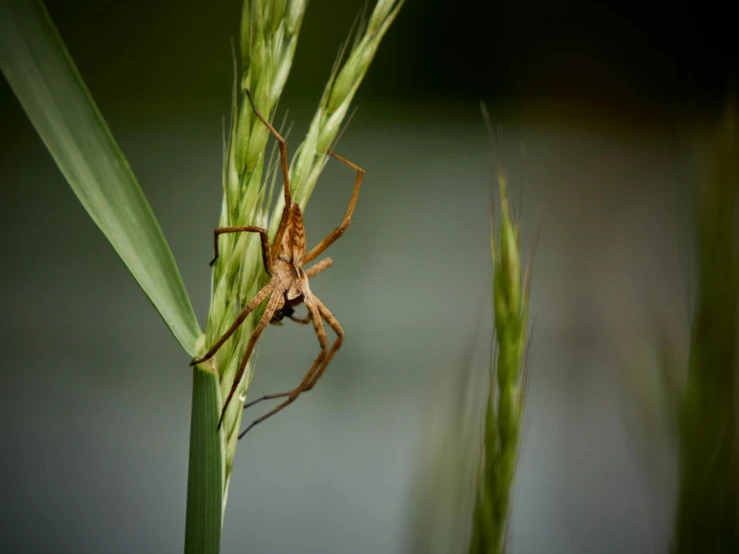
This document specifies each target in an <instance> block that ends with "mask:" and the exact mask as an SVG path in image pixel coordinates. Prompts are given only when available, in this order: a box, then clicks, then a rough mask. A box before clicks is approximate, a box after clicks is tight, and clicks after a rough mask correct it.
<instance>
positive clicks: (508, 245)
mask: <svg viewBox="0 0 739 554" xmlns="http://www.w3.org/2000/svg"><path fill="white" fill-rule="evenodd" d="M482 109H483V115H484V116H485V119H486V122H487V123H488V129H489V130H490V131H491V132H490V138H491V141H493V149H494V150H495V149H496V145H495V142H494V140H493V139H494V136H493V133H492V129H491V126H490V124H489V120H488V116H487V112H486V111H485V107H484V105H483V107H482ZM496 165H497V181H498V186H499V191H500V222H499V227H498V229H497V230H496V229H495V221H494V218H492V216H491V227H492V228H491V236H490V247H491V252H492V259H493V291H492V292H493V316H494V324H495V341H496V346H497V355H496V357H495V362H494V364H493V367H491V368H490V377H489V391H488V398H487V406H486V410H485V419H484V422H483V437H484V440H483V445H482V448H481V453H480V465H479V469H478V475H477V483H476V491H475V503H474V507H473V513H472V533H471V537H470V544H469V552H470V554H499V553H501V552H503V551H504V549H505V544H506V532H507V526H508V517H509V513H510V496H511V488H512V485H513V478H514V475H515V471H516V465H517V462H518V448H519V431H520V427H521V418H522V414H523V407H524V393H525V384H526V383H525V381H526V379H525V377H526V370H527V367H526V364H527V363H528V360H526V359H525V354H526V344H527V340H526V331H527V322H528V303H529V288H530V278H531V263H529V267H528V268H527V269H526V275H525V276H524V277H523V280H522V272H521V253H520V229H519V226H518V223H516V222H514V221H513V220H512V218H511V214H510V211H509V207H508V198H507V193H506V177H505V172H504V170H503V167H502V165H501V162H500V160H498V162H497V164H496ZM496 384H497V387H496V386H495V385H496Z"/></svg>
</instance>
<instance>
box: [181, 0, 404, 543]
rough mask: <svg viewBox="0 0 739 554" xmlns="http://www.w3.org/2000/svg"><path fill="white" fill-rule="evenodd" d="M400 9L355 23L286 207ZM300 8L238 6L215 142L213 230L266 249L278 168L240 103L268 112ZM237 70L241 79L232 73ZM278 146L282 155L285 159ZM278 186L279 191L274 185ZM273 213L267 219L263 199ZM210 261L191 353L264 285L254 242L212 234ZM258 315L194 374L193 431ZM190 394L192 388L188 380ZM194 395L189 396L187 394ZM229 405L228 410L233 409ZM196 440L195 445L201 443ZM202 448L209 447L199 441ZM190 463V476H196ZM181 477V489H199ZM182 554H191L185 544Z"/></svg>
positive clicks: (319, 157)
mask: <svg viewBox="0 0 739 554" xmlns="http://www.w3.org/2000/svg"><path fill="white" fill-rule="evenodd" d="M402 4H403V0H379V1H378V2H377V3H376V5H375V8H374V10H373V11H372V13H371V15H370V17H369V19H368V20H367V21H364V20H362V21H358V23H356V24H355V25H356V27H355V34H354V40H353V43H352V44H351V45H350V46H349V47H347V46H346V45H345V47H344V48H342V50H341V52H340V55H339V57H338V59H337V61H336V63H335V65H334V68H333V71H332V72H331V75H330V77H329V80H328V83H327V85H326V87H325V89H324V92H323V95H322V97H321V100H320V103H319V107H318V110H317V112H316V114H315V116H314V118H313V121H312V122H311V125H310V128H309V131H308V133H307V135H306V137H305V139H304V141H303V142H302V144H300V146H299V147H298V148H297V150H296V151H295V155H294V157H293V159H292V162H291V168H290V183H291V192H292V197H293V200H294V201H295V202H297V203H299V204H300V206H301V208H303V209H305V206H306V204H307V202H308V199H309V197H310V194H311V192H312V191H313V188H314V186H315V184H316V181H317V179H318V177H319V175H320V173H321V171H322V170H323V168H324V166H325V164H326V162H327V160H328V155H327V153H328V152H329V151H330V150H331V148H332V145H333V144H334V143H335V142H336V140H337V138H338V136H339V131H340V129H341V126H342V123H343V122H344V120H345V118H346V115H347V112H348V110H349V107H350V105H351V102H352V99H353V98H354V94H355V93H356V91H357V89H358V88H359V85H360V83H361V82H362V79H363V78H364V75H365V73H366V72H367V69H368V68H369V65H370V63H371V62H372V59H373V58H374V55H375V53H376V51H377V48H378V47H379V44H380V41H381V40H382V37H383V36H384V34H385V32H387V30H388V28H389V27H390V25H391V23H392V22H393V20H394V19H395V17H396V15H397V13H398V11H399V10H400V8H401V6H402ZM306 6H307V2H306V0H289V1H288V0H278V1H274V0H246V1H245V2H244V5H243V10H242V20H241V34H240V47H239V53H238V58H239V59H238V62H235V63H236V65H237V66H238V67H237V69H236V77H235V83H234V90H233V109H232V115H231V121H230V125H229V128H228V131H227V135H228V136H227V138H226V140H225V145H224V148H225V152H224V166H223V203H222V209H221V215H220V218H219V221H218V226H219V227H226V226H242V225H258V226H261V227H267V228H268V229H269V231H270V239H271V240H274V236H275V233H276V231H277V227H278V226H279V221H280V216H281V215H282V209H283V207H284V197H283V196H282V187H281V184H282V176H281V175H279V173H280V171H281V169H280V167H279V164H278V163H277V161H278V160H277V157H276V151H275V149H274V148H273V149H272V154H271V155H270V157H269V158H268V157H267V152H266V150H267V142H268V139H269V136H270V135H269V130H268V129H267V128H266V126H265V125H264V124H263V123H262V122H261V121H260V120H259V119H258V118H257V117H256V115H255V114H254V112H253V110H252V107H251V104H250V102H249V100H248V98H247V96H246V91H247V90H249V91H250V92H251V93H252V96H253V98H254V102H255V104H256V106H257V109H259V111H260V112H261V113H262V114H264V115H265V116H266V117H267V118H269V116H270V114H272V113H273V112H274V110H275V108H276V106H277V104H278V101H279V98H280V95H281V94H282V90H283V87H284V85H285V82H286V81H287V77H288V74H289V72H290V68H291V66H292V61H293V56H294V54H295V48H296V46H297V40H298V34H299V31H300V26H301V22H302V19H303V15H304V13H305V10H306ZM239 68H240V69H241V71H239ZM291 150H292V149H291V148H290V145H289V144H288V152H289V153H290V152H291ZM276 183H279V184H276ZM275 194H277V195H278V197H277V198H278V199H277V202H276V205H275V206H274V208H273V209H272V211H271V214H272V215H271V217H270V216H269V213H270V207H271V205H272V199H273V196H274V195H275ZM219 245H220V256H219V258H218V261H217V263H216V264H215V266H214V269H213V284H212V296H211V307H210V311H209V314H208V325H207V328H206V333H205V336H206V340H205V341H204V342H203V343H201V344H200V349H201V352H202V351H204V350H205V348H206V347H207V346H208V345H212V344H213V343H215V342H216V341H217V340H218V338H219V337H220V336H221V335H223V333H224V332H225V331H226V330H227V329H228V328H229V327H230V326H231V324H232V323H233V321H234V320H235V319H236V317H237V315H238V314H239V312H240V311H241V310H242V309H243V308H244V306H245V305H246V303H247V302H248V301H249V300H251V298H253V296H254V294H255V293H256V292H257V291H258V290H259V289H260V288H261V287H262V286H263V285H264V284H265V283H266V280H267V274H266V272H265V269H264V267H263V262H262V257H261V248H260V242H259V237H258V236H256V234H254V233H240V234H227V235H222V236H221V237H220V239H219ZM263 311H264V309H263V306H260V307H259V308H258V309H257V310H255V311H254V312H253V313H252V314H251V315H250V316H249V318H247V320H246V322H245V323H244V324H243V325H242V326H241V327H240V328H239V330H238V331H237V332H236V333H235V334H234V336H233V337H232V338H231V339H229V340H228V341H227V342H226V343H225V344H224V346H223V347H222V348H221V349H220V350H219V351H218V353H217V354H216V355H215V356H214V358H212V359H211V360H209V361H207V362H205V363H203V364H201V365H200V368H201V371H204V372H207V373H209V374H210V375H217V376H218V381H219V382H218V389H219V390H218V397H219V402H218V405H219V408H218V410H217V412H218V413H215V414H214V412H212V411H210V408H209V407H206V409H208V410H209V411H208V413H196V412H195V411H193V429H194V428H195V426H196V424H197V421H198V420H207V421H211V420H212V418H213V417H214V416H215V418H216V419H215V420H212V421H213V422H214V423H213V425H212V430H213V433H215V422H216V421H217V418H218V414H219V413H220V405H221V402H222V401H223V399H225V398H226V396H227V395H228V392H229V391H230V389H231V387H232V384H233V382H234V379H235V375H236V373H237V370H238V367H239V364H240V363H241V361H242V359H243V356H244V354H245V350H246V346H247V343H248V338H249V337H250V335H251V334H252V332H253V331H254V328H255V326H256V323H257V322H258V321H259V318H260V317H261V316H262V314H263ZM253 371H254V360H253V359H252V360H251V362H250V365H249V366H248V367H247V371H246V372H245V373H244V376H243V379H242V382H241V384H240V386H239V387H240V388H239V389H238V394H237V395H236V396H235V397H234V400H233V401H232V402H231V404H230V405H229V407H228V410H227V412H226V415H225V418H224V421H223V426H222V437H221V439H220V441H221V442H220V444H222V448H223V452H224V457H223V462H224V467H223V469H222V471H223V477H224V480H223V487H222V492H223V496H222V513H224V514H225V505H226V500H227V496H228V483H229V479H230V476H231V471H232V468H233V461H234V457H235V453H236V445H237V441H238V434H239V429H240V426H241V416H242V411H243V410H242V408H243V404H244V401H245V400H246V395H247V390H248V387H249V383H250V382H251V379H252V375H253ZM196 386H197V380H196ZM193 394H194V395H196V394H197V393H196V391H194V392H193ZM237 398H238V401H237ZM204 438H205V437H204ZM205 439H206V440H205V442H206V443H207V444H212V441H211V440H209V439H207V438H205ZM201 446H202V445H199V444H197V442H196V441H191V458H190V459H191V463H192V461H193V460H194V458H197V457H198V456H200V454H199V453H198V449H199V448H200V447H201ZM198 467H199V466H198V465H197V464H196V466H195V468H194V470H195V471H197V469H198ZM204 478H205V476H202V477H198V476H197V475H193V474H192V472H191V475H190V478H189V482H190V483H195V484H196V486H197V483H199V482H203V479H204ZM193 494H194V495H193V496H192V497H191V496H190V494H189V493H188V517H187V519H188V527H189V526H190V525H193V526H196V527H197V526H198V525H199V523H198V518H199V511H200V508H199V507H198V503H199V499H198V497H197V491H195V492H194V493H193ZM186 550H187V551H192V552H195V551H198V548H197V547H196V545H195V543H193V545H192V548H190V547H188V546H187V545H186Z"/></svg>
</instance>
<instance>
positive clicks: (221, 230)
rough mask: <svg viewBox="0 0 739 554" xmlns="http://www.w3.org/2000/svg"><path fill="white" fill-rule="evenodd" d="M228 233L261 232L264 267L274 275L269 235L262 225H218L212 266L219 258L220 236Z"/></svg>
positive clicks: (214, 233)
mask: <svg viewBox="0 0 739 554" xmlns="http://www.w3.org/2000/svg"><path fill="white" fill-rule="evenodd" d="M227 233H259V236H260V238H261V239H262V261H263V263H264V269H266V270H267V273H269V274H270V275H272V255H271V254H270V251H269V235H268V234H267V230H266V229H263V228H262V227H256V226H254V225H241V226H239V227H218V228H217V229H216V230H215V231H213V252H214V253H215V255H214V256H213V259H212V260H211V261H210V265H211V266H212V265H213V264H214V263H216V260H217V259H218V237H219V236H221V235H223V234H227Z"/></svg>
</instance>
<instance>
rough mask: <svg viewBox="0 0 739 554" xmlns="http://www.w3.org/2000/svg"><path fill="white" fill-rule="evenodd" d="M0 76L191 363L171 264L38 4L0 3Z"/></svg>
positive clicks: (186, 312)
mask: <svg viewBox="0 0 739 554" xmlns="http://www.w3.org/2000/svg"><path fill="white" fill-rule="evenodd" d="M0 69H2V73H3V75H4V76H5V78H6V79H7V81H8V83H9V84H10V86H11V88H12V89H13V91H14V93H15V95H16V97H17V98H18V100H19V102H20V103H21V105H22V106H23V109H24V110H25V112H26V114H27V115H28V117H29V119H30V120H31V122H32V123H33V126H34V127H35V128H36V130H37V131H38V133H39V135H40V136H41V139H42V140H43V142H44V143H45V144H46V147H47V148H48V149H49V152H50V153H51V155H52V156H53V158H54V160H55V161H56V163H57V165H58V166H59V169H60V170H61V171H62V173H63V175H64V177H65V178H66V179H67V181H68V182H69V184H70V186H71V187H72V189H73V190H74V192H75V194H76V195H77V197H78V198H79V199H80V202H82V205H83V206H84V207H85V209H86V210H87V212H88V213H89V214H90V216H91V217H92V219H93V220H94V221H95V223H96V224H97V225H98V227H99V228H100V229H101V230H102V232H103V233H104V234H105V236H106V237H107V238H108V240H109V241H110V243H111V244H112V245H113V248H115V250H116V252H117V253H118V254H119V256H120V257H121V259H122V260H123V262H124V263H125V264H126V266H127V267H128V269H129V271H130V272H131V274H132V275H133V276H134V277H135V279H136V280H137V281H138V283H139V285H140V286H141V288H142V289H143V290H144V292H145V293H146V295H147V296H148V297H149V299H150V300H151V302H152V303H153V304H154V306H155V307H156V309H157V310H158V311H159V313H160V315H161V316H162V318H163V319H164V321H165V322H166V323H167V325H168V326H169V328H170V330H171V331H172V333H173V334H174V336H175V338H176V339H177V340H178V342H179V343H180V344H181V345H182V347H183V348H184V349H185V351H186V352H187V353H188V354H190V355H195V354H196V344H197V340H198V338H199V337H200V335H201V334H202V333H201V331H200V326H199V325H198V322H197V318H196V317H195V312H194V311H193V309H192V304H191V302H190V298H189V297H188V295H187V291H186V290H185V285H184V283H183V282H182V277H181V276H180V273H179V270H178V269H177V265H176V263H175V260H174V256H173V255H172V252H171V250H170V248H169V245H168V244H167V241H166V239H165V238H164V235H163V233H162V230H161V228H160V227H159V223H158V222H157V220H156V217H155V216H154V213H153V212H152V210H151V207H150V206H149V203H148V201H147V199H146V197H145V196H144V193H143V191H142V190H141V187H140V186H139V184H138V182H137V180H136V177H135V176H134V174H133V172H132V171H131V168H130V166H129V165H128V162H127V161H126V159H125V157H124V156H123V153H122V152H121V150H120V148H119V147H118V144H117V143H116V142H115V139H114V138H113V135H112V134H111V132H110V129H109V128H108V126H107V124H106V123H105V120H104V119H103V117H102V115H101V114H100V112H99V110H98V108H97V106H96V104H95V102H94V101H93V99H92V96H91V95H90V92H89V91H88V89H87V87H86V86H85V83H84V81H83V80H82V77H81V76H80V74H79V72H78V71H77V68H76V67H75V65H74V63H73V62H72V59H71V57H70V56H69V53H68V52H67V49H66V47H65V46H64V43H63V42H62V39H61V37H60V36H59V34H58V32H57V30H56V27H54V24H53V23H52V22H51V19H50V18H49V15H48V13H47V11H46V8H45V7H44V5H43V3H42V2H40V1H32V0H3V1H2V5H1V6H0Z"/></svg>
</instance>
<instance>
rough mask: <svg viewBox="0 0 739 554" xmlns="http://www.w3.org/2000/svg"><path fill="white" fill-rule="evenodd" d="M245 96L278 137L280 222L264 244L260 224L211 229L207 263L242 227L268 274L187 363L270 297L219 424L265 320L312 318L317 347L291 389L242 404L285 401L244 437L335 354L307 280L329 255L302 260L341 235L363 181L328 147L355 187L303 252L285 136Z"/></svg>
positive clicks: (330, 319)
mask: <svg viewBox="0 0 739 554" xmlns="http://www.w3.org/2000/svg"><path fill="white" fill-rule="evenodd" d="M247 96H248V98H249V102H250V103H251V106H252V109H253V110H254V113H255V114H256V115H257V117H258V118H259V119H260V120H261V121H262V123H264V124H265V125H266V126H267V128H268V129H269V130H270V132H271V133H272V135H273V136H274V137H275V139H276V140H277V144H278V145H279V148H280V161H281V162H282V175H283V183H284V190H285V209H284V210H283V212H282V218H281V219H280V226H279V227H278V229H277V235H276V236H275V240H274V243H273V244H272V246H271V247H270V245H269V236H268V234H267V230H266V229H263V228H261V227H256V226H253V225H245V226H240V227H219V228H217V229H216V230H215V231H214V234H213V239H214V240H213V242H214V248H215V257H214V258H213V261H212V262H211V265H212V264H213V263H214V262H215V261H216V259H218V236H219V235H222V234H224V233H242V232H244V233H245V232H251V233H259V235H260V236H261V240H262V259H263V261H264V268H265V269H266V270H267V273H268V274H269V275H270V276H271V279H270V280H269V282H268V283H267V284H266V285H265V286H264V287H263V288H262V289H261V290H260V291H259V292H257V294H256V295H255V296H254V298H252V300H251V301H250V302H249V303H248V304H247V305H246V307H245V308H244V310H243V311H242V312H241V313H240V314H239V316H238V317H237V318H236V321H234V323H233V325H231V327H229V329H228V330H227V331H226V332H225V333H224V334H223V336H222V337H221V338H220V339H218V341H217V342H216V343H215V344H214V345H213V346H212V347H211V348H210V350H208V352H206V353H205V355H204V356H202V357H200V358H194V359H193V360H192V361H191V362H190V365H195V364H199V363H201V362H204V361H206V360H209V359H210V358H212V357H213V355H215V353H216V352H217V351H218V349H219V348H220V347H221V346H223V343H225V342H226V341H227V340H228V339H229V338H230V337H231V335H233V334H234V332H235V331H236V329H237V328H238V327H239V325H241V324H242V323H244V320H245V319H246V317H247V316H248V315H249V313H251V312H252V311H253V310H254V309H255V308H256V307H257V306H259V305H260V304H261V303H262V302H264V301H265V300H267V299H269V300H268V301H267V307H266V308H265V310H264V315H263V316H262V319H261V320H260V322H259V324H258V325H257V327H256V329H255V330H254V332H253V333H252V335H251V338H250V339H249V345H248V346H247V348H246V353H245V354H244V358H243V359H242V360H241V364H240V365H239V369H238V371H237V372H236V378H235V379H234V382H233V386H232V387H231V392H229V393H228V397H227V398H226V402H225V403H224V404H223V409H222V410H221V417H220V419H219V420H218V428H219V429H220V427H221V424H222V423H223V416H224V415H225V413H226V408H227V407H228V405H229V403H230V402H231V399H232V398H233V395H234V393H235V392H236V389H237V388H238V386H239V382H240V381H241V378H242V376H243V375H244V370H245V368H246V364H247V362H248V361H249V358H250V357H251V355H252V352H253V351H254V346H255V345H256V343H257V339H259V337H260V336H261V334H262V332H264V329H265V327H266V326H267V324H268V323H272V324H276V325H281V324H282V320H283V319H285V318H288V319H292V320H293V321H295V322H297V323H302V324H307V323H310V322H311V321H312V322H313V326H314V327H315V330H316V335H318V342H319V343H320V345H321V352H320V354H319V355H318V357H317V358H316V360H315V361H314V362H313V365H312V366H311V368H310V370H308V373H306V375H305V377H304V378H303V380H302V381H301V383H300V384H299V385H298V386H297V387H295V388H294V389H293V390H291V391H287V392H283V393H278V394H268V395H266V396H263V397H261V398H259V399H258V400H255V401H253V402H250V403H249V404H247V405H246V406H244V407H245V408H247V407H249V406H252V405H254V404H256V403H257V402H261V401H262V400H269V399H274V398H283V397H287V400H285V401H284V402H283V403H282V404H280V405H279V406H277V407H276V408H275V409H273V410H272V411H271V412H269V413H267V414H266V415H264V416H262V417H260V418H259V419H257V420H255V421H253V422H252V423H251V425H249V426H248V427H247V428H246V430H244V431H243V432H242V433H241V434H240V435H239V438H241V437H243V436H244V435H245V434H246V433H247V431H249V430H250V429H251V428H252V427H254V426H255V425H256V424H257V423H261V422H262V421H264V420H265V419H267V418H269V417H271V416H273V415H275V414H276V413H277V412H279V411H280V410H282V409H283V408H285V407H287V406H288V405H289V404H292V403H293V402H294V401H295V399H296V398H297V397H298V395H299V394H300V393H301V392H305V391H309V390H311V389H312V388H313V387H314V386H315V384H316V382H317V381H318V379H320V378H321V375H322V374H323V372H324V371H325V370H326V366H327V365H328V363H329V362H330V361H331V358H333V356H334V354H335V353H336V351H337V350H338V349H339V347H340V346H341V343H342V342H343V340H344V330H343V329H342V328H341V325H339V322H338V321H337V320H336V318H335V317H334V316H333V315H332V314H331V312H330V311H329V309H328V308H327V307H326V306H325V305H324V304H323V302H321V301H320V300H319V299H318V297H317V296H315V295H314V294H313V293H312V292H311V290H310V286H309V285H308V280H309V279H310V278H311V277H314V276H315V275H318V274H319V273H321V272H322V271H324V270H325V269H328V268H329V267H331V265H332V264H333V261H332V260H331V258H326V259H324V260H321V261H320V262H318V263H317V264H315V265H314V266H312V267H310V268H308V269H307V270H304V269H303V264H306V263H308V262H311V261H313V260H314V259H316V258H317V257H318V256H320V255H321V254H323V252H324V251H325V250H326V249H327V248H328V247H329V246H331V244H333V243H334V241H336V239H338V238H339V237H340V236H341V235H343V234H344V231H346V229H347V227H349V223H350V222H351V218H352V213H353V212H354V207H355V205H356V203H357V196H358V194H359V187H360V185H361V184H362V179H363V178H364V170H363V169H362V168H360V167H358V166H356V165H354V164H353V163H352V162H350V161H349V160H346V159H344V158H342V157H341V156H339V155H338V154H334V153H333V152H329V154H330V155H331V156H333V157H334V158H336V159H337V160H339V161H341V162H343V163H345V164H346V165H348V166H349V167H351V168H352V169H354V170H355V171H356V172H357V180H356V182H355V183H354V191H353V192H352V197H351V200H350V201H349V208H348V209H347V210H346V215H344V220H343V221H342V222H341V225H339V226H338V227H337V228H336V229H334V230H333V231H332V232H331V233H330V234H329V235H328V236H327V237H326V238H324V239H323V240H322V241H321V242H320V243H318V245H316V246H315V247H314V248H313V249H312V250H309V251H308V252H307V253H306V251H305V245H306V244H305V227H304V226H303V214H302V212H301V210H300V206H299V205H298V204H296V203H294V202H293V201H292V198H291V195H290V180H289V176H288V175H289V174H288V162H287V146H286V143H285V139H283V138H282V137H281V136H280V134H279V133H278V132H277V131H276V130H275V128H274V127H273V126H272V125H271V124H270V123H269V122H268V121H267V120H266V119H265V118H264V116H262V114H261V113H259V110H257V108H256V106H255V105H254V101H253V100H252V97H251V95H250V94H249V92H248V91H247ZM300 303H304V304H305V305H306V307H307V308H308V316H307V317H305V318H303V319H300V318H297V317H294V315H293V314H294V307H295V306H297V305H298V304H300ZM323 319H325V320H326V323H328V324H329V326H330V327H331V328H332V329H333V330H334V332H335V333H336V341H335V342H334V344H333V345H332V346H331V349H330V350H329V349H328V339H327V338H326V331H325V329H324V328H323Z"/></svg>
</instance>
